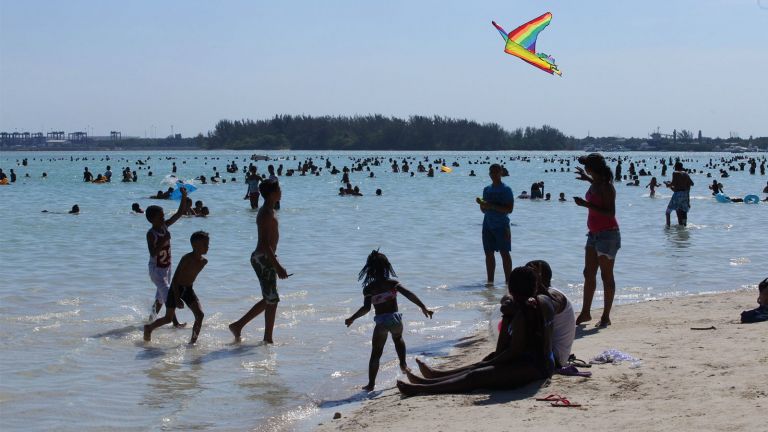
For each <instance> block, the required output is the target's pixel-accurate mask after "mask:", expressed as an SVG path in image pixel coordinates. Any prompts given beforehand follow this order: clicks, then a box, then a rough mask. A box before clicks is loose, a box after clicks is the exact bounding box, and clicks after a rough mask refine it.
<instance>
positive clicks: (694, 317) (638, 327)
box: [314, 288, 768, 432]
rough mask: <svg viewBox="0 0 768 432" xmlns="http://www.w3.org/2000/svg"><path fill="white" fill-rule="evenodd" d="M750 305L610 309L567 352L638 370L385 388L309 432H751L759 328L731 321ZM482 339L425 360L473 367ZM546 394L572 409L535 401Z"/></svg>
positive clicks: (675, 301)
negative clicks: (432, 391) (501, 386)
mask: <svg viewBox="0 0 768 432" xmlns="http://www.w3.org/2000/svg"><path fill="white" fill-rule="evenodd" d="M756 299H757V289H756V288H750V289H742V290H738V291H732V292H726V293H717V294H699V295H690V296H685V297H675V298H666V299H660V300H652V301H645V302H641V303H632V304H625V305H618V306H615V307H614V312H613V314H612V315H613V321H614V324H613V325H611V326H610V327H608V328H607V329H595V328H593V327H592V325H594V322H596V321H595V320H593V321H592V323H591V324H592V325H587V326H582V327H581V328H577V333H576V340H575V341H574V345H573V350H572V351H573V353H574V354H576V356H577V357H578V358H580V359H583V360H586V361H589V359H591V358H593V357H594V356H596V355H598V354H599V353H600V352H602V351H604V350H607V349H618V350H620V351H623V352H625V353H627V354H630V355H632V356H634V357H636V358H639V359H640V360H641V364H640V366H639V367H636V368H631V367H630V363H629V362H624V363H621V364H603V365H593V366H592V368H590V369H586V368H580V370H581V371H590V372H592V374H593V375H592V377H591V378H581V377H569V376H562V375H555V376H553V377H552V379H551V380H549V381H548V382H544V383H542V382H537V383H533V384H530V385H528V386H525V387H522V388H518V389H515V390H509V391H493V392H491V391H487V390H478V391H475V392H472V393H468V394H448V395H430V396H416V397H409V398H402V397H401V395H400V394H399V392H398V391H397V388H396V387H394V385H393V384H394V383H387V384H386V385H385V386H383V387H382V390H383V392H382V393H381V394H380V395H379V396H377V397H376V398H374V399H371V400H368V401H365V402H363V404H362V405H358V406H357V407H355V408H352V409H350V410H341V411H342V418H340V419H337V420H333V419H332V416H333V413H330V415H328V416H323V417H322V418H316V423H315V425H316V426H315V427H314V430H317V431H321V432H324V431H363V430H367V431H378V430H381V431H392V430H406V429H408V430H415V429H417V428H429V429H437V430H443V431H465V430H466V431H475V430H510V429H523V430H563V431H566V430H568V431H571V430H574V429H584V430H597V429H604V428H628V430H632V431H636V430H648V431H651V430H653V431H679V430H694V429H696V430H713V431H714V430H730V431H741V430H743V431H753V430H759V429H760V428H761V427H762V426H763V422H762V420H761V419H762V416H761V415H760V412H761V411H764V410H765V409H766V407H768V390H766V389H765V387H764V386H765V383H766V382H768V349H766V348H765V347H766V346H768V332H766V325H765V323H758V324H741V323H739V314H740V312H741V311H742V310H746V309H752V308H754V307H756V306H757V305H756ZM595 311H599V310H593V316H599V315H595ZM711 326H714V327H715V329H713V330H699V331H697V330H692V329H691V327H696V328H707V327H711ZM491 338H492V336H491V335H487V336H483V335H482V334H478V335H476V336H474V337H469V338H467V339H466V340H465V341H463V342H462V343H460V344H458V345H457V346H456V348H455V349H454V350H453V351H452V352H451V353H450V354H448V355H447V356H445V357H442V358H440V359H431V358H427V359H425V360H427V362H428V363H430V364H440V365H446V366H459V365H463V364H467V363H470V362H474V361H478V360H480V359H481V358H482V357H483V356H484V355H485V354H487V353H488V352H490V351H491V350H492V349H493V342H494V341H492V340H491ZM434 360H439V363H438V362H435V361H434ZM382 384H383V383H382ZM550 394H560V395H563V396H565V397H568V398H569V399H570V400H571V401H572V402H573V403H579V404H581V405H582V407H579V408H567V409H561V408H553V407H551V406H550V405H549V403H547V402H537V401H535V398H539V397H545V396H547V395H550ZM321 414H323V413H321ZM478 422H482V426H478Z"/></svg>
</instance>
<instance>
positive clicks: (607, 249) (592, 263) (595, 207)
mask: <svg viewBox="0 0 768 432" xmlns="http://www.w3.org/2000/svg"><path fill="white" fill-rule="evenodd" d="M579 162H580V163H582V164H583V165H584V169H582V168H581V167H577V168H576V173H577V174H578V175H579V176H578V177H576V178H577V179H578V180H584V181H587V182H589V183H590V184H591V185H590V187H589V190H588V191H587V194H586V196H585V199H582V198H579V197H573V200H574V201H575V202H576V205H578V206H580V207H586V208H588V209H589V214H588V215H587V228H588V229H589V232H588V233H587V244H586V246H585V247H584V302H583V303H582V306H581V313H580V314H579V317H578V318H576V325H579V324H582V323H585V322H587V321H590V320H591V319H592V315H590V309H591V308H592V298H593V297H594V295H595V289H596V287H597V269H598V268H599V269H600V278H601V279H602V280H603V298H604V306H603V316H602V317H601V318H600V321H599V322H598V323H597V327H606V326H609V325H610V324H611V319H610V314H611V306H613V297H614V295H615V294H616V281H615V280H614V278H613V266H614V265H615V263H616V254H617V253H618V251H619V249H620V248H621V233H620V232H619V223H618V222H617V221H616V189H615V188H614V187H613V182H612V180H613V176H612V175H611V169H610V168H609V167H608V165H607V164H606V163H605V159H604V158H603V156H602V155H601V154H599V153H591V154H589V155H588V156H581V157H579ZM585 169H586V172H585Z"/></svg>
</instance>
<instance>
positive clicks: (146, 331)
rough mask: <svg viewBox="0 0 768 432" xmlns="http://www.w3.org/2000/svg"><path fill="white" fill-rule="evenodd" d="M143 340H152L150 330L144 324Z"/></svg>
mask: <svg viewBox="0 0 768 432" xmlns="http://www.w3.org/2000/svg"><path fill="white" fill-rule="evenodd" d="M144 340H145V341H146V342H149V341H151V340H152V331H151V330H150V329H149V326H148V325H145V326H144Z"/></svg>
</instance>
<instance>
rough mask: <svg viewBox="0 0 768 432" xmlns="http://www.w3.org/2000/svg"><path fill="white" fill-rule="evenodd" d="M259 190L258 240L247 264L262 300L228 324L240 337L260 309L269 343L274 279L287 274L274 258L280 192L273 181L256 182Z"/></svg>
mask: <svg viewBox="0 0 768 432" xmlns="http://www.w3.org/2000/svg"><path fill="white" fill-rule="evenodd" d="M259 192H261V196H262V197H264V205H262V206H261V208H260V209H259V213H258V215H257V216H256V225H257V227H258V236H259V239H258V242H257V244H256V250H255V251H253V253H252V254H251V265H252V266H253V270H254V271H255V272H256V276H257V277H258V278H259V284H261V295H262V297H263V298H262V299H261V300H260V301H259V302H258V303H256V304H255V305H254V306H253V307H252V308H251V310H249V311H248V312H247V313H246V314H245V315H243V317H242V318H240V319H239V320H237V321H235V322H233V323H232V324H230V325H229V330H230V331H231V332H232V334H233V335H234V336H235V340H236V341H239V340H240V333H241V332H242V331H243V327H245V325H246V324H248V322H250V321H251V320H252V319H254V318H256V317H257V316H258V315H259V314H260V313H262V312H264V323H265V328H264V342H266V343H270V344H271V343H273V341H272V329H273V328H274V327H275V315H276V314H277V303H278V302H279V301H280V296H278V294H277V278H280V279H285V278H287V277H288V273H287V272H286V271H285V268H283V266H282V265H280V262H279V261H278V260H277V255H276V254H275V252H276V251H277V243H278V241H279V240H280V233H279V231H278V226H277V218H276V217H275V203H277V202H279V201H280V198H281V197H282V191H281V190H280V184H279V183H278V182H277V181H276V180H266V181H263V182H262V183H261V184H260V185H259Z"/></svg>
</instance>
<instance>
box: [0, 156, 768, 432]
mask: <svg viewBox="0 0 768 432" xmlns="http://www.w3.org/2000/svg"><path fill="white" fill-rule="evenodd" d="M558 155H559V156H561V157H563V158H566V159H571V158H572V157H573V156H574V155H576V153H567V152H560V153H558ZM620 155H621V156H628V157H630V158H631V159H632V160H634V161H636V162H637V161H641V160H646V161H647V163H646V164H645V165H643V164H642V163H640V164H638V166H637V169H638V170H639V169H640V168H642V167H645V168H646V169H649V170H651V171H652V172H653V174H654V175H656V176H657V177H658V178H659V180H663V178H661V177H660V166H659V164H658V162H657V160H658V158H659V157H669V156H670V155H668V154H642V153H624V154H620ZM105 156H106V155H105V154H100V153H86V152H77V153H72V154H70V153H64V152H58V153H11V152H4V153H3V154H2V155H0V168H2V169H3V170H4V171H5V172H6V173H8V171H9V169H10V168H14V169H15V170H16V172H17V175H18V176H19V180H18V182H17V183H16V184H14V185H12V186H0V198H2V203H3V205H2V206H1V207H0V232H2V247H0V266H1V270H2V272H1V273H2V278H1V280H2V283H0V367H1V369H0V370H1V374H2V375H1V377H0V412H1V413H2V418H3V429H4V430H22V429H24V430H28V429H34V430H40V429H44V428H48V429H55V430H104V429H106V428H112V429H119V430H190V429H198V430H250V429H256V430H280V429H289V430H290V429H294V428H302V427H305V426H306V425H307V424H310V425H311V424H313V423H312V419H313V417H312V416H314V415H317V414H318V413H319V412H321V410H322V409H324V408H325V409H337V408H336V407H337V406H338V405H342V404H345V403H347V402H350V401H356V400H360V399H361V398H362V396H360V394H359V393H358V391H357V389H358V388H359V387H360V386H362V385H364V384H365V382H366V373H367V364H368V355H369V350H370V334H371V330H372V328H373V322H372V319H371V318H372V317H371V316H368V317H364V318H361V319H359V320H358V321H356V322H355V323H354V324H353V325H352V327H350V328H346V327H345V326H344V323H343V321H344V318H346V317H348V316H349V315H351V314H352V313H353V312H354V311H355V310H356V309H357V308H358V307H359V306H360V305H361V304H362V296H361V289H360V286H359V284H358V282H357V280H356V275H357V272H358V271H359V269H360V267H362V265H363V264H364V261H365V257H366V256H367V254H368V253H369V252H370V251H371V250H372V249H375V248H380V250H381V251H382V252H384V253H386V254H387V255H388V256H389V257H390V259H391V261H392V263H393V265H394V267H395V270H396V271H397V272H398V275H399V279H400V280H401V281H402V282H403V284H404V285H405V286H407V287H409V288H411V289H412V290H413V291H414V292H415V293H416V294H417V295H418V296H420V297H421V299H422V300H423V301H424V302H425V303H426V304H427V305H429V306H430V307H433V308H434V309H435V310H436V313H435V316H434V319H432V320H426V319H424V317H423V316H421V314H420V312H419V311H418V309H417V308H416V307H415V306H414V305H412V304H411V303H409V302H408V301H407V300H405V299H401V303H400V305H401V309H402V310H403V312H404V317H405V320H406V334H405V340H406V343H407V346H408V352H409V353H408V355H409V358H411V359H412V358H413V356H415V355H421V354H423V353H426V354H427V355H437V354H440V353H445V352H446V351H447V350H448V349H450V347H451V346H452V345H453V344H454V343H455V342H456V341H457V340H459V339H460V338H462V337H463V336H467V335H470V334H474V333H476V332H477V331H487V329H488V327H489V325H488V319H489V316H490V312H491V311H493V310H494V309H495V308H496V302H497V301H498V299H499V297H500V296H501V295H502V294H503V292H504V288H503V287H502V286H500V285H499V284H497V286H496V287H493V288H485V287H484V286H483V283H484V282H485V268H484V259H483V253H482V245H481V238H480V229H481V223H482V214H481V213H480V211H479V210H478V208H477V205H476V204H475V203H474V198H475V197H476V196H478V195H481V194H482V188H483V187H484V186H485V185H487V184H488V183H489V179H488V177H487V165H485V164H475V162H493V161H496V159H502V160H503V162H504V164H505V165H506V167H507V168H508V169H509V171H510V174H511V175H510V177H507V178H505V179H504V181H505V182H506V183H507V184H509V185H510V186H511V187H512V189H513V191H514V192H515V195H517V194H519V193H520V192H521V191H522V190H528V189H529V188H530V184H531V183H533V182H534V181H539V180H543V181H545V185H546V190H545V191H546V192H550V193H552V195H553V199H554V200H553V201H550V202H545V201H536V202H531V201H525V200H516V205H515V210H514V213H513V214H512V216H511V220H512V237H513V251H512V257H513V262H514V264H515V265H521V264H524V263H525V262H526V261H529V260H532V259H545V260H547V261H549V262H550V264H551V265H552V268H553V271H554V280H553V283H554V285H555V286H557V287H559V288H561V289H563V290H564V291H565V292H566V293H567V294H569V295H570V297H571V299H572V300H573V301H574V302H575V303H577V305H578V304H580V299H581V289H582V276H581V271H582V264H583V246H584V242H585V240H586V238H585V236H584V234H585V232H586V210H585V209H583V208H579V207H577V206H576V205H574V204H573V202H572V200H570V199H569V201H568V202H565V203H560V202H557V201H556V199H557V195H558V194H559V192H564V193H565V195H566V196H567V197H569V198H570V197H571V196H574V195H578V196H582V195H583V194H584V192H585V191H586V186H587V185H586V183H583V182H579V181H577V180H575V179H574V175H573V173H572V172H560V168H561V167H565V168H567V165H566V164H565V163H563V164H561V163H559V162H557V161H555V162H544V158H545V157H547V158H551V157H552V154H548V153H537V152H529V153H525V154H523V153H514V152H512V153H509V152H504V153H450V152H441V153H424V152H414V153H409V154H391V153H379V154H377V155H372V154H371V153H339V152H336V153H291V152H283V153H270V156H273V157H280V158H286V157H287V158H289V160H279V161H275V162H272V163H275V164H276V165H277V164H280V163H282V164H284V165H285V166H286V167H287V168H291V167H295V166H296V164H297V163H298V162H300V161H302V160H303V159H304V158H305V157H313V158H314V159H315V162H316V164H317V165H319V166H323V167H324V166H325V165H324V160H321V158H323V157H326V156H327V157H330V159H331V161H332V162H333V164H334V165H335V166H336V167H337V168H339V169H341V168H342V167H343V166H344V165H347V166H351V164H352V163H353V162H354V161H356V160H358V159H360V158H366V157H370V156H380V157H384V158H385V159H384V163H383V164H382V165H381V166H372V167H371V169H372V171H373V172H375V175H376V176H375V178H368V177H367V176H368V172H367V171H365V172H363V173H360V172H355V173H352V174H351V179H352V183H353V184H354V185H358V186H360V188H361V190H362V192H363V193H364V194H365V195H366V196H364V197H357V198H354V197H339V196H337V195H336V194H337V191H338V188H339V186H340V185H341V184H340V182H339V180H340V178H341V175H335V176H331V175H330V174H329V173H327V172H326V170H325V169H323V173H322V175H320V176H319V177H315V176H306V177H301V176H293V177H282V178H281V184H282V186H283V201H282V210H280V212H279V218H280V224H281V225H280V226H281V239H280V247H279V254H280V259H281V261H282V262H283V264H284V266H285V267H286V269H287V270H288V272H289V273H294V276H292V277H291V278H290V279H288V280H286V281H280V283H279V290H280V293H281V297H282V301H281V303H280V306H279V308H278V317H277V326H276V329H275V341H276V342H277V343H276V345H274V346H263V345H260V344H259V341H260V340H261V337H262V332H263V326H264V321H263V318H261V317H258V318H257V319H256V320H255V321H253V322H252V323H251V324H250V325H249V326H248V327H246V329H245V331H244V338H245V340H244V342H243V343H242V344H239V345H233V344H232V337H231V334H230V333H229V332H228V330H227V324H228V323H230V322H232V321H234V320H235V319H237V318H239V317H240V316H241V315H242V314H243V313H244V312H245V311H246V310H247V309H248V308H250V307H251V306H252V304H253V303H254V302H256V301H257V300H258V299H259V298H260V290H259V288H258V282H257V281H256V278H255V275H254V273H253V270H252V269H251V266H250V263H249V256H250V253H251V251H252V250H253V249H254V247H255V244H256V225H255V212H253V211H251V210H250V209H249V208H248V203H247V201H244V200H243V199H242V198H243V195H244V193H245V185H244V184H243V182H242V180H243V179H242V174H239V173H238V174H233V175H232V174H230V175H224V174H223V175H224V176H225V177H227V178H231V177H232V176H234V177H236V178H237V181H236V182H235V183H232V182H231V181H230V182H227V183H226V184H216V185H210V184H209V185H199V189H198V190H197V191H196V192H194V193H193V194H192V195H191V198H192V199H194V200H198V199H200V200H203V201H204V202H205V204H206V205H207V206H208V207H209V208H210V209H211V216H210V217H208V218H182V219H181V220H180V221H179V222H178V223H177V224H175V225H173V226H172V227H171V232H172V234H173V243H172V244H173V257H174V265H175V264H176V263H177V262H178V259H179V258H180V257H181V256H182V255H183V254H184V253H186V252H188V251H190V250H191V248H190V246H189V242H188V238H189V236H190V234H191V233H192V232H194V231H196V230H200V229H203V230H206V231H208V232H209V233H210V235H211V242H210V251H209V253H208V255H207V256H208V260H209V264H208V267H206V269H205V270H204V271H203V272H202V273H201V274H200V276H199V277H198V280H197V283H196V284H195V290H196V291H197V293H198V296H199V297H200V301H201V304H202V307H203V310H204V311H205V312H206V318H205V322H204V324H203V329H202V333H201V335H200V339H199V341H198V344H197V345H196V346H188V345H186V342H187V340H188V339H189V336H190V331H191V330H190V329H189V328H187V329H182V330H174V329H171V328H162V329H158V330H157V331H156V332H155V334H153V341H152V342H151V343H149V344H144V343H143V342H142V340H141V339H142V335H141V330H140V329H141V326H142V325H143V324H144V323H145V320H146V319H147V317H148V314H149V309H150V305H151V302H152V299H153V297H154V291H155V288H154V286H153V285H152V283H151V282H150V280H149V277H148V275H147V250H146V245H145V237H144V236H145V233H146V230H147V229H148V227H149V225H148V223H147V221H146V220H145V218H144V217H143V215H134V214H132V213H131V212H130V206H131V203H133V202H138V203H140V204H141V206H142V207H146V206H148V205H151V204H160V205H162V206H163V207H164V208H165V210H166V213H169V212H171V211H173V210H174V209H175V208H176V206H177V203H176V202H172V201H156V200H150V199H148V198H147V197H148V196H149V195H151V194H154V193H155V192H156V191H157V190H158V189H164V188H165V186H164V185H163V184H162V182H161V181H162V179H163V176H164V175H166V174H168V173H170V170H171V163H172V162H173V161H175V162H176V164H177V166H178V167H179V171H178V173H177V175H179V176H180V177H182V178H188V177H189V178H191V177H195V176H197V175H200V174H204V175H206V176H208V177H210V176H211V175H212V172H213V171H212V169H213V167H214V166H215V167H218V168H219V171H220V172H222V173H224V166H225V165H226V162H227V161H231V160H236V161H237V162H238V165H240V166H241V167H242V166H243V165H247V162H243V159H244V158H246V157H247V156H248V153H245V152H174V153H172V154H165V153H162V152H135V153H134V152H126V153H109V158H110V160H109V161H107V160H104V159H103V158H104V157H105ZM147 156H151V159H150V161H149V166H151V170H152V171H153V172H154V174H155V175H154V176H153V177H148V176H147V174H146V169H145V170H139V171H138V176H139V181H138V182H136V183H121V182H119V181H117V182H114V183H111V184H104V185H95V184H85V183H82V182H81V181H80V180H81V176H82V170H83V167H84V166H88V167H89V168H90V169H91V171H93V172H95V173H99V172H104V170H105V167H106V165H108V164H109V165H111V166H112V168H113V172H115V173H116V174H115V176H116V180H119V177H120V174H119V173H120V170H121V168H122V167H124V166H131V167H132V169H136V165H134V162H135V161H136V160H138V159H144V158H146V157H147ZM166 156H170V157H172V158H174V159H172V160H171V159H167V158H166ZM294 156H295V157H296V158H297V160H296V161H294V160H293V157H294ZM424 156H427V159H428V160H429V161H434V160H435V159H438V158H445V159H446V161H447V163H448V164H450V163H452V162H454V161H457V162H459V164H460V167H457V168H454V171H453V172H452V173H449V174H445V173H437V174H436V175H435V177H434V178H428V177H426V176H425V175H424V174H416V176H415V177H410V176H409V175H408V174H403V173H397V174H395V173H391V172H390V169H389V165H390V164H391V163H390V162H388V159H389V158H390V157H397V158H398V160H401V159H402V158H403V157H410V158H414V160H413V161H411V166H412V168H415V165H416V164H417V161H418V160H424ZM519 156H528V157H529V160H520V159H519ZM673 156H674V155H673ZM748 156H751V157H758V158H761V159H765V158H766V153H756V154H750V155H748ZM25 157H26V158H28V159H29V166H27V167H23V166H16V161H17V160H21V159H22V158H25ZM70 157H73V158H82V157H87V158H88V160H87V161H83V160H70ZM683 157H684V158H685V159H686V165H687V167H689V168H695V169H696V170H700V169H701V170H703V171H705V172H713V173H716V172H717V170H716V169H709V168H704V165H705V164H707V163H708V162H709V160H710V158H712V159H716V160H719V159H720V158H722V157H726V158H731V157H733V155H731V154H705V153H697V154H686V155H683ZM510 158H512V159H514V160H510ZM470 162H472V164H470ZM267 164H268V163H267V162H258V163H257V166H258V167H259V172H266V165H267ZM426 164H427V162H425V165H426ZM628 165H629V163H628V162H626V163H624V172H625V173H626V172H627V170H628ZM571 166H573V162H572V165H571ZM654 166H657V168H654ZM553 168H556V171H557V172H545V170H547V171H549V170H552V169H553ZM472 169H474V170H475V171H476V172H477V174H478V176H477V177H470V176H468V173H469V171H470V170H472ZM747 169H748V168H747ZM42 172H47V173H48V177H47V178H45V179H44V178H41V173H42ZM26 173H29V174H30V177H29V178H25V177H24V175H25V174H26ZM731 174H732V175H731V177H730V178H726V179H720V181H721V182H722V183H724V184H725V188H726V192H727V193H729V194H731V195H732V196H744V195H746V194H748V193H755V194H758V195H759V196H761V197H763V196H764V195H763V194H761V193H760V192H761V191H762V189H763V187H765V185H766V181H767V180H768V176H761V175H760V174H759V171H758V173H757V174H756V175H750V174H749V173H748V171H746V170H745V171H738V172H732V173H731ZM692 177H693V180H694V181H695V182H696V185H695V186H694V188H693V191H692V210H691V212H690V215H689V226H688V227H687V228H677V227H672V228H671V229H666V228H664V209H665V207H666V203H667V201H668V197H669V196H670V194H669V192H668V191H667V190H664V189H660V190H659V191H658V195H657V198H649V197H648V189H645V188H643V187H629V186H625V185H624V184H623V183H622V184H619V185H617V191H618V197H617V217H618V219H619V223H620V225H621V230H622V249H621V251H620V252H619V255H618V257H617V264H616V282H617V290H618V291H617V302H618V303H628V302H636V301H642V300H647V299H652V298H661V297H670V296H681V295H687V294H695V293H702V292H715V291H728V290H735V289H739V288H742V287H746V286H754V285H755V284H756V283H757V282H758V281H759V280H760V279H762V278H764V277H765V276H766V274H765V273H766V270H765V269H766V263H767V262H768V250H767V249H766V248H765V244H766V241H768V230H766V229H765V225H766V221H767V220H768V217H767V216H768V205H766V204H765V203H760V204H759V205H744V204H720V203H716V202H715V200H714V199H713V198H712V197H711V195H710V193H709V191H708V190H707V185H708V184H710V183H711V180H712V179H709V178H707V177H706V176H705V174H704V173H696V174H694V175H693V176H692ZM667 178H668V177H667ZM718 178H719V177H718ZM649 179H650V177H642V178H641V181H642V183H641V184H642V186H645V184H647V182H648V180H649ZM376 188H381V189H382V190H383V192H384V193H383V196H381V197H376V196H374V194H373V192H374V190H375V189H376ZM75 203H76V204H79V206H80V208H81V214H79V215H76V216H73V215H67V214H50V213H48V214H46V213H41V210H43V209H47V210H51V211H62V212H66V211H67V210H68V209H69V208H70V207H71V206H72V205H73V204H75ZM499 267H500V265H499ZM496 279H497V280H503V277H502V276H501V270H500V268H498V269H497V276H496ZM598 289H599V290H601V289H602V288H601V286H600V284H599V283H598ZM601 293H602V291H598V294H597V295H596V299H595V306H596V307H600V305H601V304H602V297H601V296H600V294H601ZM736 312H737V311H736V310H735V312H734V313H736ZM180 315H181V318H182V319H183V320H184V321H188V322H189V323H190V324H191V322H192V316H191V313H190V312H189V310H188V309H185V310H182V311H181V312H180ZM612 318H613V319H614V320H621V310H620V309H619V310H618V311H616V312H615V314H614V316H613V317H612ZM396 366H397V362H396V355H395V352H394V347H393V346H391V344H390V345H388V346H387V347H386V349H385V353H384V357H383V358H382V369H381V372H380V375H379V379H378V386H379V388H387V387H391V386H392V385H393V384H394V379H395V377H396V376H397V367H396Z"/></svg>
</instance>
